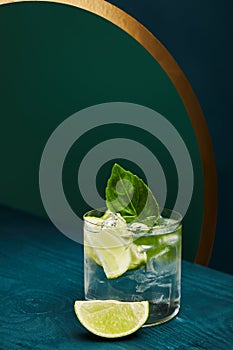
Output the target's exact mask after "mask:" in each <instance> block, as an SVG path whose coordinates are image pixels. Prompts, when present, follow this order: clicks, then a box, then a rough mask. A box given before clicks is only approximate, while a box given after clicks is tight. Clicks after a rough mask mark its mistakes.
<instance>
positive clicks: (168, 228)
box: [83, 207, 183, 237]
mask: <svg viewBox="0 0 233 350" xmlns="http://www.w3.org/2000/svg"><path fill="white" fill-rule="evenodd" d="M106 210H107V208H106V207H101V208H97V209H91V210H89V211H87V212H86V213H85V214H84V215H83V219H84V222H87V223H89V224H92V225H94V226H96V227H97V226H100V224H101V223H102V222H103V221H104V220H101V217H100V222H99V223H93V221H91V220H88V217H91V215H90V213H94V212H96V213H97V212H99V213H102V214H104V213H105V212H106ZM165 213H166V214H165ZM93 217H96V216H94V215H93ZM148 218H150V217H148ZM160 218H164V219H171V220H172V221H171V222H168V223H166V224H161V225H159V224H156V225H151V226H149V225H147V226H146V227H145V226H144V227H143V226H138V227H135V228H134V227H133V226H132V227H131V225H133V224H134V223H135V224H136V223H138V224H143V223H140V222H137V221H135V222H132V223H130V224H129V223H127V230H128V231H129V232H130V233H131V234H132V235H136V236H137V237H140V235H148V236H152V235H155V234H156V233H157V234H166V233H167V234H169V233H172V232H174V231H175V230H177V229H178V228H179V227H180V226H181V221H182V219H183V216H182V215H181V214H180V213H179V212H178V211H176V210H173V209H168V208H163V210H162V211H161V213H160ZM148 230H150V231H151V230H152V232H148Z"/></svg>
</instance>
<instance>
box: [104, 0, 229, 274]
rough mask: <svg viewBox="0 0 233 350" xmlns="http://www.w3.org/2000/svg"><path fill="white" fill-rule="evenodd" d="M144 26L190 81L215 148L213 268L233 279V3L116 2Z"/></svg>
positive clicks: (226, 0)
mask: <svg viewBox="0 0 233 350" xmlns="http://www.w3.org/2000/svg"><path fill="white" fill-rule="evenodd" d="M110 2H111V3H112V4H115V5H117V6H118V7H120V8H121V9H123V10H125V11H126V12H128V13H129V14H131V15H132V16H133V17H135V18H136V19H138V20H139V21H140V22H141V23H142V24H144V25H145V26H146V27H147V28H148V29H149V30H150V31H151V32H152V33H153V34H154V35H155V36H156V37H157V38H158V39H159V40H160V41H161V42H162V43H163V45H164V46H165V47H166V48H167V49H168V51H169V52H170V53H171V54H172V55H173V57H174V58H175V60H176V61H177V62H178V64H179V65H180V67H181V69H182V70H183V71H184V73H185V75H186V76H187V78H188V79H189V82H190V83H191V85H192V87H193V89H194V91H195V93H196V95H197V97H198V100H199V102H200V104H201V106H202V109H203V112H204V114H205V118H206V121H207V124H208V127H209V131H210V135H211V138H212V142H213V147H214V153H215V159H216V165H217V175H218V189H219V201H218V203H219V212H218V224H217V232H216V239H215V244H214V249H213V253H212V258H211V261H210V266H211V267H213V268H216V269H220V270H223V271H227V272H231V273H233V259H232V256H233V255H232V249H233V234H232V227H231V215H232V212H233V205H232V197H233V190H232V188H233V185H232V179H233V147H232V130H233V118H232V111H233V85H232V82H233V69H232V65H233V45H232V38H233V1H232V0H222V1H220V0H205V1H202V0H195V1H186V0H177V1H171V0H156V1H154V0H143V2H142V1H141V0H124V1H119V0H112V1H110Z"/></svg>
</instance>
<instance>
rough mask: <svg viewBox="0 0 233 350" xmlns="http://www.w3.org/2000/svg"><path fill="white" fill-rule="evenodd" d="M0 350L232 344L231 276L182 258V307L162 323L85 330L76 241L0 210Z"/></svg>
mask: <svg viewBox="0 0 233 350" xmlns="http://www.w3.org/2000/svg"><path fill="white" fill-rule="evenodd" d="M0 239H1V241H0V242H1V243H0V297H1V303H0V326H1V327H0V349H1V350H11V349H12V350H13V349H16V350H18V349H35V350H47V349H48V350H50V349H58V350H70V349H72V350H73V349H96V348H98V349H143V350H144V349H148V348H151V349H159V350H167V349H169V350H173V349H174V350H175V349H179V350H182V349H203V350H204V349H205V350H212V349H223V350H226V349H227V350H228V349H233V276H231V275H228V274H224V273H221V272H218V271H214V270H211V269H209V268H206V267H202V266H199V265H195V264H191V263H187V262H183V272H182V306H181V311H180V313H179V314H178V316H177V317H176V318H175V319H174V320H172V321H170V322H168V323H165V324H163V325H160V326H156V327H150V328H142V329H140V330H139V331H138V332H137V333H135V334H134V335H132V336H129V337H127V338H123V339H122V340H115V341H114V340H105V339H101V338H98V337H96V336H94V335H92V334H90V333H88V332H87V331H86V330H85V329H84V328H83V327H82V326H81V325H80V324H79V322H78V321H77V319H76V316H75V315H74V311H73V303H74V300H76V299H83V297H84V294H83V262H82V261H83V251H82V246H81V245H79V244H77V243H74V242H72V241H71V240H69V239H68V238H66V237H64V236H63V235H62V234H61V233H59V232H57V231H56V229H55V228H53V226H52V225H51V224H50V223H48V222H46V221H40V220H38V219H36V218H33V217H31V216H27V215H26V214H22V213H17V212H15V211H12V210H9V209H4V208H1V210H0Z"/></svg>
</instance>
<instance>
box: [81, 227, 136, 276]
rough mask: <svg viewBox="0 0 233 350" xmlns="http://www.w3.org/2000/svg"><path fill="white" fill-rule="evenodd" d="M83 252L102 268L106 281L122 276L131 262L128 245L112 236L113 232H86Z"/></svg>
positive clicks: (125, 241) (114, 235)
mask: <svg viewBox="0 0 233 350" xmlns="http://www.w3.org/2000/svg"><path fill="white" fill-rule="evenodd" d="M90 248H91V249H90ZM85 250H87V251H88V252H89V254H91V255H92V257H93V258H94V260H95V261H96V262H97V263H98V264H99V265H101V266H102V267H103V269H104V272H105V275H106V277H107V278H108V279H113V278H117V277H119V276H121V275H123V273H125V272H126V271H127V270H128V267H129V265H130V262H131V254H130V249H129V243H128V242H127V240H124V239H122V238H121V237H120V236H119V235H117V234H114V230H109V231H100V232H98V233H92V232H91V233H88V232H86V233H85Z"/></svg>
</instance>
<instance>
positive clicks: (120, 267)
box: [84, 209, 182, 326]
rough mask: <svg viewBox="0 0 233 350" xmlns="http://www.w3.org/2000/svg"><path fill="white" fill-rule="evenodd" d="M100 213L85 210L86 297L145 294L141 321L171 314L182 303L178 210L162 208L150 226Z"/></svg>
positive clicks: (123, 298) (153, 321)
mask: <svg viewBox="0 0 233 350" xmlns="http://www.w3.org/2000/svg"><path fill="white" fill-rule="evenodd" d="M103 214H104V213H103V212H102V211H101V210H94V211H91V212H89V213H87V214H86V215H85V216H84V273H85V298H86V299H87V300H92V299H110V300H121V301H142V300H148V301H149V304H150V313H149V318H148V320H147V322H146V324H145V326H149V325H155V324H160V323H163V322H165V321H167V320H169V319H171V318H172V317H174V316H175V315H176V314H177V313H178V311H179V308H180V276H181V230H182V227H181V215H180V214H179V213H177V212H174V211H170V210H167V209H165V210H164V211H163V213H162V215H161V218H160V219H159V223H158V224H157V225H156V226H154V227H148V226H147V225H145V224H142V223H133V224H126V223H125V221H124V219H123V218H122V217H120V216H119V215H118V214H109V215H107V216H106V219H105V218H104V217H103V218H102V215H103ZM105 215H106V214H105Z"/></svg>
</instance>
